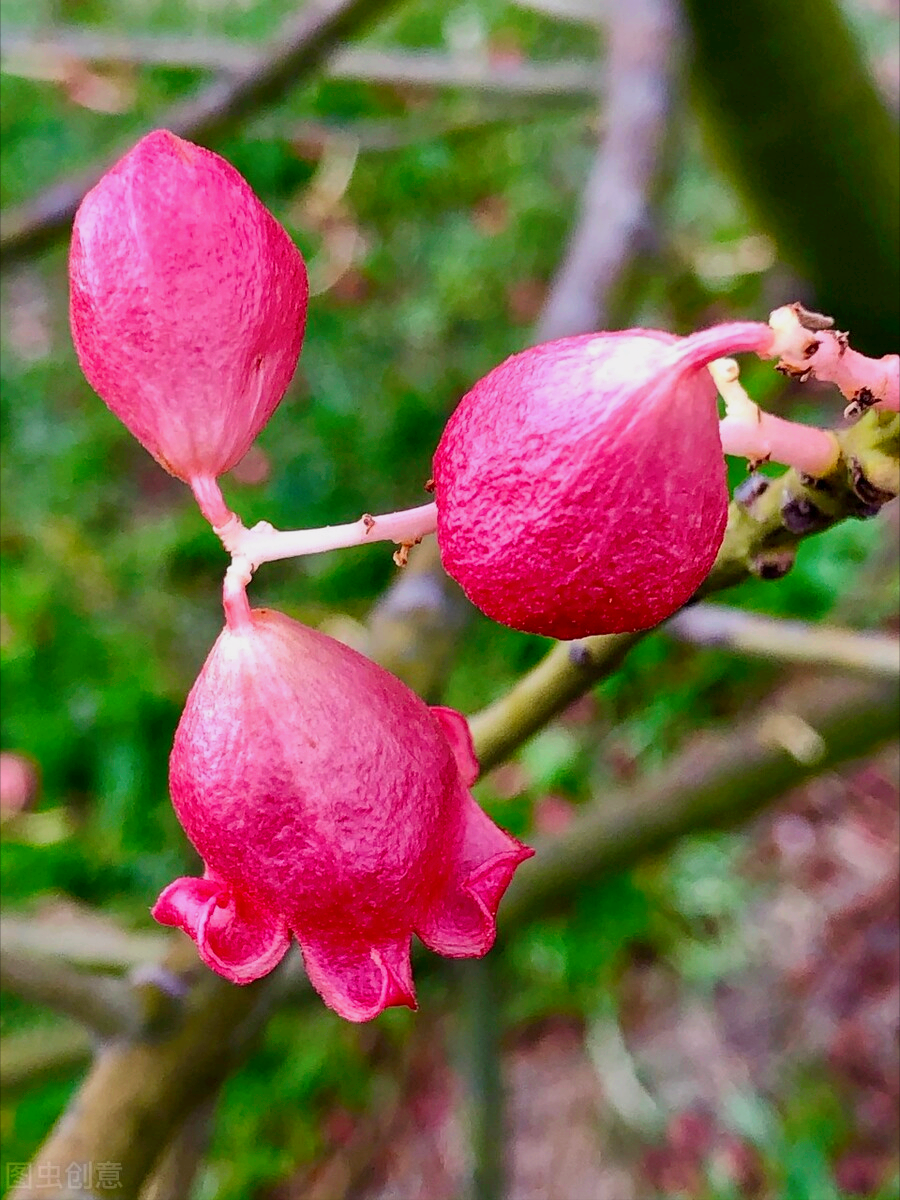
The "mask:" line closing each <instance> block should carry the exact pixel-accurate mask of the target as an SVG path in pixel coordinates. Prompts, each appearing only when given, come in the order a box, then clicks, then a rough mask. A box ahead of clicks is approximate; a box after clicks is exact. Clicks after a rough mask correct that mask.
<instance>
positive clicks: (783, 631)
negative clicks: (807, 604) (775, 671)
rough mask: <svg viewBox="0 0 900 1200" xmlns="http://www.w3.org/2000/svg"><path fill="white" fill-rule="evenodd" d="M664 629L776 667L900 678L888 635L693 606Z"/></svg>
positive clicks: (899, 651) (899, 660)
mask: <svg viewBox="0 0 900 1200" xmlns="http://www.w3.org/2000/svg"><path fill="white" fill-rule="evenodd" d="M664 628H665V632H666V633H667V634H669V635H670V636H672V637H674V638H676V639H677V640H678V641H682V642H689V643H690V644H691V645H692V646H704V647H714V648H716V649H720V650H728V651H730V652H731V653H733V654H741V655H749V656H750V657H752V658H765V659H769V660H770V661H772V662H776V663H804V664H806V665H809V666H820V667H839V668H843V669H844V670H848V671H862V672H864V673H865V674H870V675H881V676H883V677H884V678H885V679H896V678H897V677H898V676H900V639H898V638H896V637H891V636H890V635H888V634H882V633H868V632H859V631H857V630H855V629H842V628H841V627H840V626H838V625H812V624H810V623H809V622H807V621H789V620H785V619H784V618H781V617H767V616H762V615H761V614H759V613H751V612H746V611H745V610H744V609H740V608H729V607H728V606H727V605H725V604H695V605H693V606H692V607H691V608H686V609H684V611H683V612H680V613H679V614H678V615H677V616H675V617H673V618H672V619H671V620H670V621H667V622H666V624H665V626H664Z"/></svg>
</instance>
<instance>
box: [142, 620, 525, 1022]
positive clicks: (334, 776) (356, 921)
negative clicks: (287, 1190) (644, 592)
mask: <svg viewBox="0 0 900 1200" xmlns="http://www.w3.org/2000/svg"><path fill="white" fill-rule="evenodd" d="M477 772H478V765H477V762H476V760H475V755H474V750H473V748H472V742H471V738H470V735H469V730H468V725H467V724H466V721H465V719H464V718H463V717H461V716H460V715H459V713H456V712H453V711H452V710H451V709H444V708H431V709H429V708H428V706H427V705H426V704H424V703H423V702H422V701H421V700H420V699H419V698H418V697H417V696H416V695H415V694H414V693H413V692H411V691H410V690H409V689H408V688H407V687H406V686H405V685H404V684H402V683H401V682H400V681H399V680H398V679H395V678H394V676H392V675H389V674H388V673H387V672H386V671H385V670H383V669H382V668H381V667H378V666H376V665H375V664H374V663H372V662H370V661H369V660H368V659H366V658H364V657H362V655H360V654H358V653H356V651H354V650H350V649H348V648H347V647H346V646H344V645H342V644H340V643H339V642H336V641H333V640H332V639H331V638H328V637H326V636H325V635H323V634H321V633H317V632H315V631H314V630H312V629H307V628H306V627H305V626H303V625H300V624H298V623H297V622H296V621H292V620H290V619H289V618H288V617H285V616H282V615H281V614H280V613H277V612H271V611H266V610H256V611H254V612H252V613H251V614H250V617H249V619H248V620H247V621H242V622H241V623H239V624H238V625H236V626H235V627H234V628H226V629H225V630H224V631H223V632H222V634H221V635H220V637H219V640H218V641H217V642H216V644H215V646H214V647H213V649H212V651H211V653H210V655H209V658H208V659H207V661H206V665H205V666H204V668H203V670H202V672H201V674H200V677H199V678H198V680H197V682H196V684H195V685H194V688H193V690H192V691H191V694H190V696H189V698H188V701H187V706H186V708H185V711H184V715H183V716H182V719H181V723H180V725H179V727H178V732H177V733H176V735H175V746H174V749H173V751H172V760H171V789H172V799H173V802H174V804H175V809H176V812H177V813H178V816H179V818H180V820H181V822H182V824H183V825H184V827H185V830H186V831H187V834H188V836H189V837H190V839H191V841H192V842H193V843H194V845H195V846H196V848H197V850H198V851H199V852H200V854H201V855H202V857H203V860H204V863H205V867H206V871H205V874H204V876H203V878H202V879H190V878H188V879H178V880H176V881H175V882H174V883H173V884H171V885H170V886H169V887H168V888H166V890H165V891H164V892H163V894H162V895H161V896H160V898H159V900H158V901H157V903H156V907H155V908H154V916H155V917H156V919H157V920H158V921H161V922H162V923H163V924H167V925H177V926H180V927H181V928H182V929H184V930H185V931H186V932H187V933H189V934H190V936H191V937H192V938H193V939H194V940H195V941H196V943H197V946H198V949H199V951H200V955H201V957H202V958H203V960H204V962H206V963H207V964H208V965H209V966H210V967H212V968H213V969H214V970H216V971H218V972H219V973H220V974H221V975H224V976H225V978H226V979H230V980H232V981H233V982H234V983H249V982H250V981H251V980H254V979H258V978H259V977H260V976H261V975H265V974H266V973H267V972H268V971H271V970H272V968H273V967H274V966H275V965H276V964H277V963H278V962H279V961H280V959H281V958H282V956H283V955H284V953H285V951H286V950H287V949H288V946H289V944H290V938H291V935H292V934H293V935H294V936H295V937H296V938H297V940H298V942H299V943H300V947H301V949H302V951H303V957H304V960H305V963H306V969H307V972H308V974H309V977H310V979H311V981H312V983H313V984H314V986H315V987H316V988H317V989H318V991H319V992H320V993H321V995H322V997H323V998H324V1000H325V1002H326V1003H327V1004H329V1005H330V1006H331V1007H332V1008H333V1009H335V1011H336V1012H338V1013H340V1015H341V1016H343V1017H346V1018H348V1019H349V1020H351V1021H365V1020H369V1019H370V1018H371V1017H375V1016H377V1015H378V1013H380V1012H381V1011H382V1010H383V1009H384V1008H386V1007H388V1006H389V1005H392V1004H406V1005H409V1006H410V1007H414V1006H415V994H414V990H413V982H412V974H411V970H410V957H409V955H410V942H411V937H412V934H413V932H416V933H417V934H418V935H419V937H420V938H421V939H422V941H423V942H424V943H425V944H426V945H427V946H429V947H430V948H431V949H432V950H435V951H437V952H438V953H439V954H446V955H450V956H451V957H469V956H480V955H482V954H485V953H486V952H487V950H488V949H489V948H490V946H491V945H492V943H493V940H494V936H495V923H494V916H495V913H496V910H497V905H498V903H499V901H500V897H501V896H502V894H503V892H504V891H505V889H506V887H507V885H508V883H509V881H510V879H511V878H512V875H513V872H514V871H515V869H516V867H517V866H518V865H519V863H520V862H522V861H523V860H524V859H526V858H528V857H529V856H530V855H531V853H532V851H531V850H529V849H528V847H526V846H523V845H522V844H521V843H520V842H518V841H516V839H515V838H513V837H510V835H509V834H507V833H504V832H503V831H502V830H501V829H499V828H498V827H497V826H496V825H494V823H493V822H492V821H491V820H490V819H489V818H488V817H487V816H486V815H485V814H484V813H483V812H482V810H481V809H480V808H479V807H478V805H477V804H476V803H475V801H474V799H473V798H472V795H471V793H470V792H469V786H470V785H471V784H472V783H473V782H474V780H475V777H476V775H477Z"/></svg>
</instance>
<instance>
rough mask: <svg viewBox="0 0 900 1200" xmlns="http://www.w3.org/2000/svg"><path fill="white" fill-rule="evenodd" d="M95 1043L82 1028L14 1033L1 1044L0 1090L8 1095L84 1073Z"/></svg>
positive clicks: (55, 1028)
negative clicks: (63, 1077) (71, 1074)
mask: <svg viewBox="0 0 900 1200" xmlns="http://www.w3.org/2000/svg"><path fill="white" fill-rule="evenodd" d="M92 1051H93V1040H92V1038H91V1035H90V1034H89V1033H88V1031H87V1030H86V1029H85V1028H84V1027H83V1026H81V1025H60V1026H58V1027H53V1028H47V1029H41V1028H37V1029H28V1030H25V1031H24V1032H22V1033H11V1034H9V1035H8V1036H6V1037H4V1038H3V1039H2V1041H0V1088H2V1089H3V1093H4V1095H7V1094H8V1093H9V1092H14V1091H18V1090H21V1089H23V1088H27V1087H39V1086H40V1085H41V1084H42V1083H45V1082H46V1081H47V1080H48V1079H57V1078H59V1076H60V1075H66V1074H68V1073H69V1072H71V1071H77V1070H80V1069H81V1068H82V1067H83V1066H84V1065H85V1064H86V1063H88V1062H89V1061H90V1058H91V1053H92Z"/></svg>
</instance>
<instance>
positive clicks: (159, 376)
mask: <svg viewBox="0 0 900 1200" xmlns="http://www.w3.org/2000/svg"><path fill="white" fill-rule="evenodd" d="M69 277H70V283H71V304H70V314H71V321H72V336H73V339H74V342H75V348H76V350H77V352H78V360H79V362H80V363H81V367H82V370H83V371H84V373H85V375H86V376H87V378H88V381H89V382H90V383H91V384H92V385H93V387H94V388H95V389H96V390H97V392H99V394H100V396H101V397H102V399H103V400H104V401H105V403H106V404H107V405H108V407H109V408H110V409H112V411H113V412H114V413H115V414H116V416H117V417H119V419H120V420H121V421H123V422H124V424H125V425H127V427H128V428H129V429H130V430H131V432H132V433H133V434H134V436H135V437H136V438H137V439H138V440H139V441H140V442H141V443H142V444H143V445H144V446H145V447H146V449H147V450H149V451H150V453H151V454H152V455H153V456H154V458H156V459H157V460H158V461H159V462H160V463H161V464H162V465H163V466H164V467H165V468H166V470H168V471H171V473H172V474H173V475H177V476H178V477H179V478H180V479H183V480H185V481H187V482H191V483H194V482H195V481H198V480H199V481H200V483H199V485H198V486H199V488H200V490H201V491H202V490H203V489H204V486H205V481H209V480H211V479H214V478H215V476H217V475H221V474H222V473H223V472H224V471H227V470H229V469H230V468H231V467H233V466H234V465H235V464H236V463H237V462H238V461H239V460H240V459H241V458H242V457H243V455H244V454H245V453H246V451H247V450H248V448H249V446H250V444H251V442H252V441H253V439H254V438H255V437H256V435H257V434H258V433H259V431H260V430H261V429H262V427H263V426H264V425H265V423H266V422H267V421H268V419H269V417H270V416H271V415H272V413H273V411H274V410H275V408H276V406H277V405H278V403H279V401H280V400H281V398H282V396H283V395H284V393H285V390H286V389H287V386H288V384H289V382H290V380H291V376H292V375H293V373H294V369H295V367H296V365H297V358H298V356H299V354H300V346H301V343H302V341H303V330H304V325H305V322H306V304H307V296H308V287H307V279H306V267H305V266H304V263H303V258H302V256H301V254H300V251H299V250H298V249H297V248H296V246H295V245H294V244H293V242H292V241H291V239H290V238H289V237H288V235H287V233H286V232H285V231H284V229H283V228H282V227H281V226H280V225H279V224H278V222H277V221H276V220H275V218H274V217H273V216H271V214H270V213H269V212H267V210H266V209H265V208H264V207H263V205H262V204H261V203H260V201H259V200H258V199H257V198H256V196H255V195H254V194H253V192H252V191H251V189H250V186H249V185H248V184H247V183H246V181H245V180H244V179H243V178H242V177H241V176H240V175H239V174H238V172H237V171H236V170H235V169H234V167H232V166H231V165H230V164H229V163H227V162H225V160H224V159H222V158H220V157H219V156H218V155H217V154H213V153H212V152H211V151H209V150H204V149H203V148H202V147H200V146H194V145H192V144H191V143H190V142H185V141H182V139H181V138H178V137H175V135H174V134H172V133H169V132H167V131H166V130H157V131H156V132H155V133H150V134H148V135H147V136H146V137H145V138H142V139H141V141H140V142H138V144H137V145H136V146H135V147H134V149H133V150H131V151H130V152H129V153H128V154H126V155H125V157H124V158H123V159H121V160H120V162H118V163H117V164H116V165H115V166H114V167H113V168H112V170H110V171H109V172H107V174H106V175H104V176H103V178H102V179H101V180H100V182H99V183H98V184H97V186H96V187H94V188H93V189H92V190H91V191H90V192H88V194H87V195H86V196H85V198H84V200H83V201H82V203H81V207H80V208H79V210H78V214H77V216H76V218H75V226H74V229H73V232H72V247H71V254H70V260H69Z"/></svg>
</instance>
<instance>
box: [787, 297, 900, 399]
mask: <svg viewBox="0 0 900 1200" xmlns="http://www.w3.org/2000/svg"><path fill="white" fill-rule="evenodd" d="M808 316H809V314H805V313H804V311H803V309H798V306H797V305H793V304H788V305H785V306H784V307H783V308H777V309H776V310H775V311H774V312H773V313H772V315H771V316H770V318H769V324H770V325H771V327H772V330H773V332H774V337H773V341H772V347H771V351H770V355H771V356H772V357H775V356H777V357H778V358H779V364H778V365H779V366H780V367H782V368H784V369H785V370H787V371H788V372H790V373H792V374H796V375H805V374H807V373H809V374H811V375H813V376H815V378H816V379H820V380H822V381H823V382H829V383H834V384H836V385H837V386H838V387H839V388H840V390H841V392H842V393H843V395H844V396H845V397H846V398H847V400H849V401H850V402H851V403H852V404H853V405H854V406H855V408H856V409H857V411H860V412H861V411H865V409H867V408H871V407H873V406H877V407H879V408H886V409H891V410H892V411H894V412H896V411H897V410H898V409H900V356H898V355H896V354H886V355H885V356H884V357H883V358H867V357H866V355H865V354H859V353H858V352H857V351H856V350H851V348H850V346H849V345H848V344H847V335H846V334H845V333H838V332H836V331H835V330H833V329H819V328H814V329H811V328H809V324H810V322H809V320H808ZM804 319H806V320H807V324H804V323H803V322H804ZM816 323H817V322H816V321H813V324H816Z"/></svg>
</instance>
